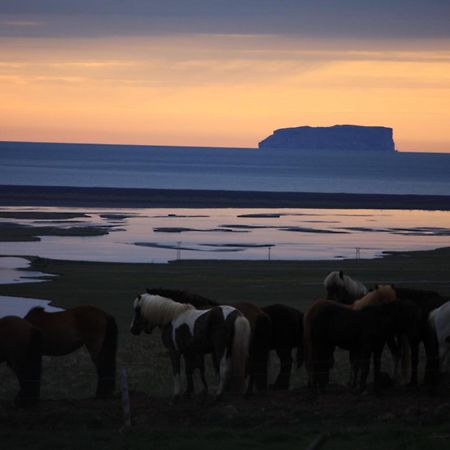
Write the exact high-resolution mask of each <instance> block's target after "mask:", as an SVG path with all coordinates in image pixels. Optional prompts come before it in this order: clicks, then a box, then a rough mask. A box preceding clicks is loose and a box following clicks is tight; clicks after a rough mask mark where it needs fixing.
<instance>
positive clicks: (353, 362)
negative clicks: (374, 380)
mask: <svg viewBox="0 0 450 450" xmlns="http://www.w3.org/2000/svg"><path fill="white" fill-rule="evenodd" d="M349 361H350V377H349V381H348V385H349V387H351V388H356V385H357V380H358V370H359V367H358V361H357V358H356V353H355V351H354V350H350V353H349Z"/></svg>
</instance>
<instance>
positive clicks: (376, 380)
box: [373, 347, 383, 395]
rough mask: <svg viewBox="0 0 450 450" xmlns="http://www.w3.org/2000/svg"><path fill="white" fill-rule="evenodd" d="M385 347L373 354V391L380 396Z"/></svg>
mask: <svg viewBox="0 0 450 450" xmlns="http://www.w3.org/2000/svg"><path fill="white" fill-rule="evenodd" d="M382 351H383V347H381V349H380V348H377V349H376V350H375V351H374V352H373V390H374V392H375V394H376V395H379V394H380V387H381V386H380V378H381V353H382Z"/></svg>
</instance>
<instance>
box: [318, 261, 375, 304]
mask: <svg viewBox="0 0 450 450" xmlns="http://www.w3.org/2000/svg"><path fill="white" fill-rule="evenodd" d="M323 284H324V286H325V289H326V291H327V300H334V301H336V302H339V303H344V304H347V305H348V304H351V303H353V302H354V301H355V300H358V299H360V298H361V297H364V296H365V295H366V294H367V293H368V289H367V288H366V286H364V284H363V283H361V282H360V281H357V280H354V279H353V278H350V277H349V276H348V275H344V272H343V271H342V270H340V271H334V272H330V273H329V274H328V275H327V276H326V277H325V280H324V281H323Z"/></svg>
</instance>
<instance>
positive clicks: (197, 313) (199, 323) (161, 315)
mask: <svg viewBox="0 0 450 450" xmlns="http://www.w3.org/2000/svg"><path fill="white" fill-rule="evenodd" d="M133 308H134V317H133V320H132V322H131V327H130V330H131V332H132V333H133V334H140V333H141V332H142V331H143V330H145V331H147V332H149V333H150V332H151V331H152V330H153V328H155V327H160V328H161V330H162V340H163V343H164V345H165V346H166V348H167V349H168V350H169V353H170V358H171V362H172V369H173V375H174V399H177V398H178V397H179V396H180V393H181V381H180V358H181V355H183V356H184V357H185V360H186V361H187V362H189V361H197V360H198V358H199V357H200V358H203V356H204V355H206V354H209V353H211V354H212V356H213V362H214V368H215V369H216V372H217V373H218V374H219V387H218V390H217V392H216V397H217V398H220V397H221V396H222V394H223V391H224V388H225V386H226V385H227V383H228V381H229V380H231V381H232V384H233V385H234V388H235V390H236V391H240V390H241V389H242V387H243V383H244V380H245V367H246V362H247V357H248V348H249V343H250V324H249V322H248V320H247V319H246V318H245V317H244V316H243V315H242V314H241V313H240V312H239V311H238V310H237V309H236V308H233V307H231V306H214V307H212V308H210V309H196V308H195V307H194V306H192V305H191V304H189V303H179V302H175V301H173V300H171V299H169V298H166V297H161V296H159V295H153V294H142V295H139V296H138V297H137V298H136V299H135V300H134V304H133ZM194 364H195V363H194ZM188 389H189V386H188Z"/></svg>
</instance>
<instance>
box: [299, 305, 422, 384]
mask: <svg viewBox="0 0 450 450" xmlns="http://www.w3.org/2000/svg"><path fill="white" fill-rule="evenodd" d="M416 313H417V311H416V309H415V305H413V304H410V303H407V302H398V301H393V302H388V303H384V304H380V305H377V306H370V307H367V308H365V309H362V310H353V309H351V308H349V307H346V306H345V305H342V304H339V303H336V302H333V301H330V300H319V301H317V302H316V303H314V304H313V305H312V306H311V307H310V308H309V309H308V311H307V312H306V313H305V322H304V326H305V350H306V352H307V360H308V368H309V370H310V375H311V382H312V385H313V386H315V387H319V388H321V387H323V386H324V385H325V384H326V383H328V379H329V370H330V369H331V367H332V366H333V363H334V358H333V355H334V350H335V347H336V346H337V347H340V348H343V349H345V350H349V351H350V358H351V361H352V365H353V368H354V371H355V373H354V380H355V381H356V384H357V385H358V386H359V389H360V390H364V389H365V387H366V380H367V376H368V373H369V368H370V359H371V356H372V355H373V360H374V389H375V391H377V390H378V389H379V385H380V360H381V353H382V351H383V347H384V344H385V342H386V340H387V339H388V338H389V337H390V336H393V335H394V334H397V333H402V332H406V333H407V332H409V328H411V327H414V326H416V324H417V322H418V315H417V314H416ZM358 375H359V379H358Z"/></svg>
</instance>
